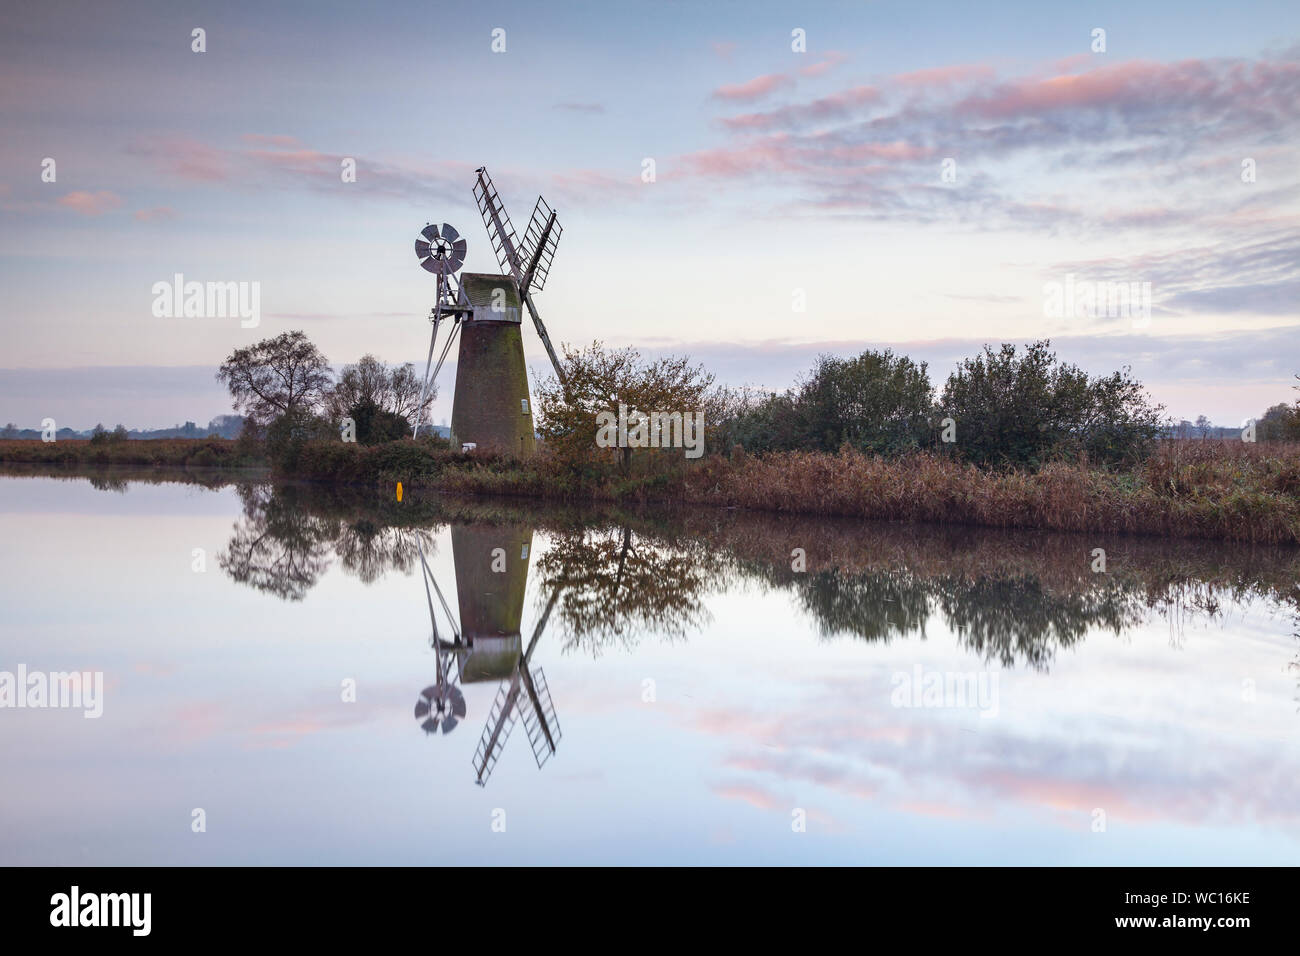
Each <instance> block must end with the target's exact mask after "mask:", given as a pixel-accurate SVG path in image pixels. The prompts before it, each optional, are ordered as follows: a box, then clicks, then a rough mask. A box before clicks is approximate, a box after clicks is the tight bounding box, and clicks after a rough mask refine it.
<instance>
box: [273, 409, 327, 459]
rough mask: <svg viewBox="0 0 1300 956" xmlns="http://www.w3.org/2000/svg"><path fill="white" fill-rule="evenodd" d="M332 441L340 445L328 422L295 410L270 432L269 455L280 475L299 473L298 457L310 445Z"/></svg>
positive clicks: (278, 420)
mask: <svg viewBox="0 0 1300 956" xmlns="http://www.w3.org/2000/svg"><path fill="white" fill-rule="evenodd" d="M331 438H333V439H334V441H336V442H338V438H337V436H336V434H335V432H334V429H333V427H332V426H331V425H330V423H329V422H327V421H325V420H324V419H323V418H320V417H318V416H316V415H313V414H312V413H311V412H309V411H305V410H301V409H296V410H293V411H289V412H285V413H284V414H283V415H281V416H280V417H278V418H277V419H275V421H273V422H272V423H271V425H270V426H269V427H268V428H267V430H266V455H267V457H268V458H269V459H270V460H271V466H272V468H274V469H276V470H277V471H284V472H292V471H296V470H297V469H298V456H299V455H300V454H301V453H302V450H303V448H304V447H305V446H306V445H307V444H308V443H309V442H314V441H327V440H329V439H331ZM338 443H339V444H342V442H338Z"/></svg>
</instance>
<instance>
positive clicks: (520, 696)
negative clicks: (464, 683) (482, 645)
mask: <svg viewBox="0 0 1300 956" xmlns="http://www.w3.org/2000/svg"><path fill="white" fill-rule="evenodd" d="M559 596H560V592H559V591H555V592H553V593H552V594H551V599H550V600H549V601H548V602H547V604H546V610H545V611H543V612H542V616H541V619H540V620H538V622H537V627H536V628H535V629H534V630H533V637H532V640H530V641H529V642H528V650H527V651H525V652H524V653H523V654H521V655H520V656H519V658H518V659H517V660H516V661H515V667H514V671H513V673H511V675H510V680H509V681H507V682H503V683H502V684H501V687H500V689H499V690H498V691H497V696H496V699H495V700H494V701H493V702H492V710H491V711H490V712H489V713H488V719H487V724H486V725H485V726H484V727H483V736H482V737H481V738H479V742H478V749H477V750H475V751H474V770H475V773H476V774H477V782H478V783H479V784H480V785H482V784H484V783H486V782H487V778H488V777H489V776H491V775H492V768H493V767H495V766H496V763H497V758H498V757H499V756H500V755H501V750H502V748H504V747H505V744H506V739H507V738H508V737H509V736H510V731H511V730H513V729H514V726H515V721H516V720H517V719H520V718H522V720H523V722H524V729H525V731H526V732H527V734H528V744H529V746H530V747H532V750H533V759H535V760H536V761H537V767H538V769H539V770H540V769H541V767H542V765H543V764H544V763H546V761H547V760H548V759H550V756H551V754H553V753H555V745H556V743H557V742H558V741H559V739H560V722H559V720H557V719H556V716H555V706H554V704H552V703H551V691H550V688H549V687H548V686H547V684H546V674H545V673H543V672H542V669H541V668H540V667H539V668H537V669H536V670H533V669H531V668H530V667H529V662H530V660H531V659H532V656H533V650H534V649H535V648H536V647H537V641H538V639H539V638H541V636H542V631H543V630H545V628H546V621H547V619H548V618H549V617H550V616H551V609H552V608H554V607H555V601H556V599H557V598H559Z"/></svg>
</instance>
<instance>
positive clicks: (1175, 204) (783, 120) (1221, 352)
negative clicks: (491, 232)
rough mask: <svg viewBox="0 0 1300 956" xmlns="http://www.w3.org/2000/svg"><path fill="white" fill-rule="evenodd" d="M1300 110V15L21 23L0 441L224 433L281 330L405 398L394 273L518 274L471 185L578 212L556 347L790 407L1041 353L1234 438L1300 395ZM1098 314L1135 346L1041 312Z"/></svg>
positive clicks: (75, 10) (585, 9)
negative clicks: (1088, 304) (872, 360)
mask: <svg viewBox="0 0 1300 956" xmlns="http://www.w3.org/2000/svg"><path fill="white" fill-rule="evenodd" d="M196 28H201V29H202V30H203V31H204V34H203V39H204V50H203V52H196V51H195V50H194V49H193V46H194V43H195V41H194V39H193V31H194V30H195V29H196ZM1097 30H1103V31H1104V50H1101V49H1094V48H1096V47H1098V46H1099V36H1100V35H1098V34H1097V33H1096V31H1097ZM497 31H504V32H503V33H501V32H497ZM800 38H802V44H801V43H800V42H799V40H800ZM801 45H802V49H799V47H800V46H801ZM494 46H495V47H496V49H495V50H494ZM502 47H504V49H502ZM1298 102H1300V7H1297V5H1296V4H1294V3H1288V2H1278V3H1270V2H1252V3H1238V4H1232V5H1224V4H1210V3H1187V2H1179V3H1172V2H1170V3H1146V4H1140V5H1138V4H1132V3H1094V4H1088V5H1087V6H1086V7H1078V8H1075V7H1074V6H1073V5H1064V4H1062V5H1052V4H1041V3H1015V2H1009V3H1004V4H998V5H996V7H995V8H993V9H990V8H988V7H985V6H983V5H981V6H978V7H975V6H971V5H967V4H960V3H952V4H945V3H933V4H917V3H883V2H882V3H860V2H859V3H816V4H809V5H806V6H803V5H801V6H799V7H791V6H790V5H789V4H785V3H770V4H769V3H746V4H740V3H725V2H724V3H713V4H707V5H695V4H686V3H677V2H669V3H656V4H635V5H630V4H629V5H621V4H602V3H579V2H571V3H562V4H548V5H546V6H545V8H543V7H541V6H539V5H536V4H523V3H520V4H493V3H475V4H441V3H435V2H423V3H383V4H374V5H365V6H359V5H357V4H341V3H332V2H322V0H315V2H310V3H305V2H304V3H277V4H264V3H242V2H233V3H223V4H220V5H217V4H197V3H184V2H179V3H147V2H136V3H122V4H115V5H112V6H111V7H110V6H108V5H104V4H99V3H68V2H57V0H56V2H50V3H45V4H42V5H40V6H39V7H35V8H33V7H28V8H25V9H20V8H19V7H18V6H17V5H8V6H6V8H5V9H4V10H3V11H0V117H2V119H3V130H4V135H3V136H2V137H0V223H2V224H3V228H0V285H2V287H3V291H4V295H3V296H2V297H0V342H2V343H3V344H2V345H0V420H3V421H13V422H16V423H18V424H19V425H22V426H26V427H31V426H34V425H37V424H38V423H39V422H40V420H41V419H43V418H45V417H52V418H54V419H55V420H56V422H57V423H58V425H59V426H60V427H62V426H64V425H68V426H71V427H74V428H85V427H89V426H90V425H93V424H95V423H96V422H98V421H102V422H104V423H106V424H114V423H116V422H119V421H120V422H122V423H124V424H126V425H128V426H131V427H163V426H170V425H172V424H175V423H178V422H182V421H185V420H194V421H197V422H200V423H205V422H206V421H207V420H208V419H210V418H211V417H213V416H215V415H218V414H223V413H226V412H228V411H230V404H229V397H228V396H227V395H226V394H225V393H224V391H223V390H222V388H221V386H220V385H219V383H217V382H216V381H215V380H214V379H213V372H214V371H215V368H216V366H217V365H218V364H219V363H220V362H221V361H222V359H224V358H225V356H226V355H228V354H229V353H230V352H231V351H233V350H234V349H236V348H239V347H241V346H244V345H248V344H251V343H252V342H254V341H257V340H258V339H261V338H264V337H267V336H271V335H275V334H278V333H280V332H283V331H286V330H289V329H302V330H303V331H305V332H306V333H307V334H308V335H309V336H310V337H311V339H312V340H313V341H314V342H316V343H317V344H318V345H319V346H320V348H321V349H322V351H323V352H324V353H325V354H326V356H327V357H328V358H329V359H330V361H331V362H332V363H333V365H334V367H335V368H336V369H337V368H339V367H341V366H342V365H343V364H346V363H348V362H354V361H356V360H357V359H358V358H360V357H361V356H362V355H363V354H365V353H367V352H369V353H372V354H375V355H377V356H378V357H380V358H382V359H384V360H386V361H390V362H403V361H412V362H415V363H417V364H418V366H419V367H420V368H421V369H423V365H424V359H425V353H426V350H427V348H428V335H429V325H428V322H427V321H426V316H427V313H428V309H429V307H430V306H431V305H432V301H433V296H434V282H433V279H432V277H431V276H429V275H428V274H427V273H425V272H424V271H423V270H421V269H420V268H418V262H417V260H416V258H415V255H414V252H413V250H412V242H413V240H414V238H415V236H416V234H417V232H418V231H419V230H420V229H421V228H422V227H423V226H424V225H425V224H426V223H428V222H431V221H432V222H449V223H451V224H453V225H454V226H455V227H456V228H457V229H458V230H459V231H460V232H461V233H462V234H463V235H464V236H465V237H466V238H467V239H468V241H469V252H468V259H467V262H466V266H465V268H466V270H467V271H484V272H486V271H491V272H495V271H499V270H498V269H497V267H496V264H495V260H494V258H493V255H492V250H491V247H490V245H489V243H488V240H487V234H486V231H485V230H484V228H483V226H482V224H481V222H480V221H479V217H478V213H477V209H476V208H475V206H474V201H473V197H472V194H471V188H472V186H473V171H474V169H475V168H476V167H478V166H482V165H486V166H487V167H488V169H489V171H490V172H491V174H492V176H493V179H494V181H495V183H496V185H497V187H498V188H499V190H500V191H501V194H502V197H503V199H504V200H505V203H506V207H507V209H508V210H509V211H510V213H511V215H512V217H513V219H514V220H515V225H516V228H518V229H522V227H523V225H524V223H526V221H527V219H528V216H529V214H530V213H531V211H532V207H533V204H534V202H535V201H536V197H537V196H538V195H539V194H541V195H544V196H545V198H546V200H547V201H548V202H549V203H550V204H551V205H552V206H553V207H554V208H555V209H556V210H557V211H558V213H559V220H560V222H561V224H562V225H563V227H564V232H563V237H562V239H561V242H560V246H559V249H558V252H557V255H556V258H555V264H554V267H553V269H552V271H551V275H550V278H549V280H548V282H547V285H546V288H545V290H544V291H543V292H541V293H540V294H538V295H537V297H536V299H537V304H538V307H539V309H540V311H541V313H542V315H543V317H544V319H545V321H546V324H547V328H548V330H549V332H550V335H551V337H552V339H553V340H555V341H557V342H563V343H570V344H573V345H583V344H587V343H590V342H591V341H593V340H600V341H602V342H605V343H607V344H609V345H613V346H623V345H632V346H636V347H638V348H640V349H642V350H643V351H644V352H646V353H647V354H652V355H659V354H688V355H690V356H692V357H693V358H694V359H695V360H696V361H699V362H701V363H703V364H704V365H705V366H706V367H707V368H708V369H710V370H711V371H713V372H714V373H715V374H716V375H717V377H718V379H719V380H720V381H723V382H725V383H728V384H732V385H743V384H749V385H755V386H761V387H767V388H772V389H784V388H786V387H789V386H791V385H793V384H795V382H796V381H797V379H798V378H799V376H800V374H801V373H803V372H805V371H806V370H807V369H808V368H809V367H810V366H811V364H812V362H813V360H814V358H815V357H816V356H817V355H818V354H820V353H825V352H829V353H834V354H839V355H849V354H855V353H857V352H859V351H861V350H862V349H865V348H883V347H889V348H892V349H893V350H894V351H896V352H902V353H905V354H908V355H911V356H913V357H914V358H916V359H918V360H925V361H927V362H929V364H930V373H931V377H932V379H933V380H934V381H935V383H936V385H939V386H941V385H942V382H943V379H944V378H946V376H947V375H948V373H949V372H950V371H951V370H952V369H953V367H954V365H955V364H956V362H958V361H959V360H960V359H961V358H962V357H964V356H967V355H971V354H974V353H975V352H976V351H978V350H979V348H980V347H981V346H982V345H983V344H985V343H991V344H996V343H999V342H1003V341H1009V342H1017V343H1023V342H1028V341H1033V340H1036V339H1042V338H1050V339H1051V340H1052V343H1053V345H1054V347H1055V348H1056V351H1057V352H1058V354H1059V355H1060V356H1061V358H1063V359H1064V360H1067V361H1070V362H1074V363H1077V364H1079V365H1081V366H1083V367H1084V368H1085V369H1087V370H1088V371H1090V372H1093V373H1096V374H1102V373H1106V372H1110V371H1112V370H1114V369H1116V368H1118V367H1120V366H1121V365H1125V364H1128V365H1131V366H1132V368H1133V371H1134V374H1135V375H1136V376H1137V377H1138V378H1139V379H1140V380H1141V381H1143V382H1144V383H1145V384H1146V385H1147V386H1148V388H1149V390H1150V392H1151V394H1152V396H1153V398H1154V399H1155V400H1156V401H1157V402H1159V403H1161V404H1163V405H1165V406H1166V409H1167V412H1168V414H1169V415H1171V416H1173V417H1174V418H1195V417H1196V416H1197V415H1200V414H1207V415H1209V416H1210V417H1211V418H1212V419H1213V420H1214V421H1216V422H1218V423H1220V424H1238V423H1240V422H1241V421H1242V420H1243V419H1244V418H1246V417H1248V416H1254V415H1258V414H1260V413H1262V412H1263V410H1264V409H1265V408H1267V407H1268V406H1270V405H1273V404H1276V403H1278V402H1290V401H1293V400H1294V399H1295V398H1296V395H1297V393H1296V392H1294V391H1293V390H1292V388H1291V386H1293V385H1295V384H1297V383H1296V381H1295V378H1294V376H1295V375H1296V374H1297V373H1300V148H1298V147H1297V132H1298V131H1300V117H1298V114H1297V109H1296V104H1297V103H1298ZM46 160H53V161H54V164H53V174H54V175H53V181H46V179H48V178H49V172H48V169H49V164H48V163H46V162H45V161H46ZM347 160H353V161H355V168H356V177H355V181H354V182H348V181H345V177H344V176H343V175H342V169H343V167H344V165H345V163H346V161H347ZM651 170H652V171H653V176H651V175H650V171H651ZM43 176H44V178H43ZM178 273H179V274H181V275H183V276H184V277H185V279H186V280H187V281H199V282H239V283H249V284H250V285H251V284H252V283H257V284H258V288H259V291H260V321H259V322H258V324H257V325H256V326H255V327H247V328H246V327H244V323H241V321H240V319H239V318H238V317H237V316H230V317H216V316H205V317H189V318H185V317H172V316H158V315H155V314H154V313H155V309H154V304H155V293H154V291H153V289H154V285H155V283H159V282H167V283H169V282H171V281H172V279H173V277H174V276H175V275H176V274H178ZM1104 283H1123V284H1124V286H1125V288H1134V289H1137V290H1142V289H1145V290H1149V299H1146V300H1140V301H1147V302H1149V306H1150V308H1149V313H1148V312H1138V313H1135V314H1120V315H1104V314H1103V315H1096V316H1093V315H1087V314H1074V315H1072V314H1068V313H1067V314H1060V313H1059V312H1057V311H1054V310H1053V309H1052V308H1051V307H1050V305H1049V301H1050V290H1052V289H1061V288H1064V287H1065V286H1066V285H1069V286H1071V287H1074V288H1084V287H1088V288H1097V287H1098V285H1099V284H1104ZM525 350H526V354H527V356H528V360H529V364H530V368H531V370H532V373H533V375H534V376H544V375H545V374H546V373H547V372H548V370H549V364H548V362H547V359H546V356H545V352H544V350H543V349H542V347H541V344H540V342H539V341H538V339H537V336H536V335H535V334H534V332H533V330H532V329H531V328H527V327H526V328H525ZM453 358H454V356H453ZM454 374H455V366H454V361H452V362H449V364H448V366H447V367H446V368H445V369H444V371H443V373H442V376H441V377H440V379H439V386H440V395H439V399H438V404H437V405H436V406H435V412H434V415H435V420H442V419H444V418H446V417H447V416H448V415H449V414H450V399H451V395H452V383H453V381H454Z"/></svg>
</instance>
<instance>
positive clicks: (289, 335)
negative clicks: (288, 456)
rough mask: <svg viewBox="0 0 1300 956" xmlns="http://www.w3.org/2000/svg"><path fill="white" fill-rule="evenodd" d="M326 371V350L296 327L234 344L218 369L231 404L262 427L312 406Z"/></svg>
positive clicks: (325, 386) (325, 380)
mask: <svg viewBox="0 0 1300 956" xmlns="http://www.w3.org/2000/svg"><path fill="white" fill-rule="evenodd" d="M330 376H331V371H330V367H329V363H328V362H327V361H326V360H325V356H324V355H322V354H321V353H320V351H319V350H318V349H317V348H316V346H315V345H313V344H312V343H311V340H310V339H308V338H307V336H306V335H305V334H303V333H302V332H299V331H293V332H284V333H282V334H280V335H277V336H276V337H275V338H272V339H263V340H262V341H260V342H258V343H256V344H255V345H250V346H247V347H246V348H242V349H236V350H235V351H234V352H231V353H230V357H229V358H227V359H226V361H225V362H223V363H222V365H221V368H219V369H218V370H217V379H218V380H219V381H220V382H222V383H223V384H224V385H225V386H226V387H227V388H228V389H229V390H230V395H231V397H232V398H233V399H234V406H235V409H236V410H237V411H242V412H244V413H245V414H246V415H247V416H248V417H249V418H251V419H253V420H254V421H255V422H256V423H257V424H258V425H259V426H261V427H266V426H268V425H270V423H271V422H272V421H274V420H275V419H276V418H279V417H280V416H283V415H285V414H288V413H291V412H293V413H299V412H306V413H311V412H314V411H315V410H316V409H317V407H318V406H319V405H320V403H321V400H322V398H323V396H324V394H325V392H326V390H327V389H328V388H329V386H330Z"/></svg>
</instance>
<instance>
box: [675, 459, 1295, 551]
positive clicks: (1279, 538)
mask: <svg viewBox="0 0 1300 956" xmlns="http://www.w3.org/2000/svg"><path fill="white" fill-rule="evenodd" d="M1191 444H1195V445H1197V446H1198V447H1194V448H1192V447H1187V446H1188V445H1191ZM1233 445H1234V443H1231V442H1228V443H1220V442H1197V443H1187V442H1167V443H1163V444H1162V446H1161V447H1160V449H1159V450H1158V451H1157V452H1156V454H1155V455H1153V456H1152V458H1151V459H1150V460H1149V461H1148V462H1147V463H1146V464H1145V465H1143V466H1142V467H1140V468H1138V469H1136V470H1134V471H1131V472H1115V471H1107V470H1103V469H1098V468H1089V467H1088V466H1086V465H1077V464H1066V463H1056V464H1052V465H1048V466H1047V467H1045V468H1043V469H1042V470H1041V471H1038V472H1019V471H1017V472H990V471H981V470H980V469H978V468H976V467H974V466H972V465H966V464H962V463H960V462H958V461H956V460H954V459H952V458H948V457H945V456H940V455H934V454H928V453H926V454H918V455H912V456H909V457H907V458H903V459H897V460H885V459H881V458H872V457H868V456H866V455H861V454H858V453H856V452H844V453H841V454H838V455H823V454H816V453H808V452H789V453H782V454H775V455H768V456H766V457H763V458H751V457H743V458H741V459H739V460H738V461H726V460H723V459H720V458H719V459H713V460H711V461H710V462H709V464H708V467H706V468H702V469H698V470H696V471H693V472H691V473H689V474H688V479H687V491H686V495H685V498H686V500H688V501H695V502H701V503H703V502H707V503H711V504H719V505H726V506H732V507H741V508H753V509H762V510H768V511H790V512H799V513H804V514H818V515H844V516H852V517H858V518H883V519H896V520H905V521H930V522H944V523H955V524H968V525H980V526H984V527H995V528H1041V529H1047V530H1053V531H1090V532H1102V533H1122V534H1155V535H1165V536H1169V537H1187V538H1219V539H1227V540H1236V541H1253V542H1261V543H1262V542H1267V543H1290V544H1294V543H1300V492H1298V490H1297V489H1298V488H1300V446H1297V445H1245V444H1243V443H1240V442H1238V443H1235V445H1236V447H1233Z"/></svg>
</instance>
